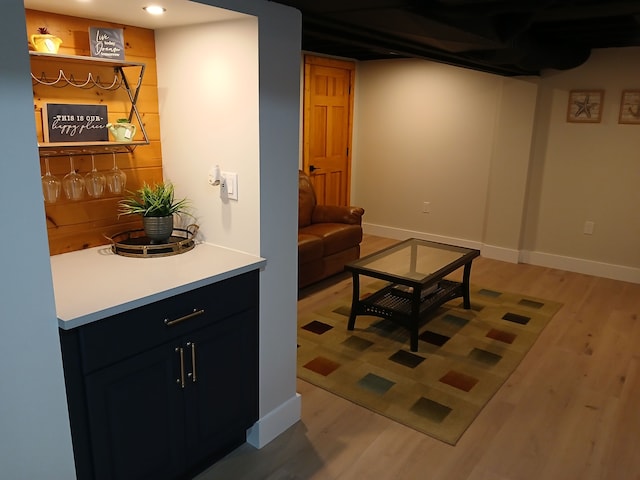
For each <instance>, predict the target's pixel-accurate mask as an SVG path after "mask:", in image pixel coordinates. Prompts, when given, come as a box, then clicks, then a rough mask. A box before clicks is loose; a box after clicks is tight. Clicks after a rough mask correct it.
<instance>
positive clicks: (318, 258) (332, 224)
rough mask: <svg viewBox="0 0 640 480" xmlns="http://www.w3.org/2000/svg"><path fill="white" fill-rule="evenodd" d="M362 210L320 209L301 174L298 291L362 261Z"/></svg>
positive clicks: (300, 172) (328, 207) (299, 181)
mask: <svg viewBox="0 0 640 480" xmlns="http://www.w3.org/2000/svg"><path fill="white" fill-rule="evenodd" d="M363 214H364V209H363V208H360V207H344V206H337V205H317V202H316V194H315V191H314V190H313V185H311V181H310V180H309V177H308V176H307V175H306V174H305V173H304V172H303V171H299V174H298V288H302V287H306V286H307V285H310V284H312V283H314V282H317V281H319V280H322V279H323V278H326V277H329V276H331V275H335V274H336V273H339V272H341V271H343V270H344V265H345V263H348V262H350V261H352V260H356V259H358V258H360V242H361V241H362V215H363Z"/></svg>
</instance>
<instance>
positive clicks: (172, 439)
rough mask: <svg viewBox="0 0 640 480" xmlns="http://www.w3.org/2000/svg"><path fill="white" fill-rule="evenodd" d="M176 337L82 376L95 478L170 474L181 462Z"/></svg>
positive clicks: (156, 479)
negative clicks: (178, 446) (83, 377)
mask: <svg viewBox="0 0 640 480" xmlns="http://www.w3.org/2000/svg"><path fill="white" fill-rule="evenodd" d="M177 347H179V345H178V344H177V343H176V344H175V345H173V344H165V345H163V346H161V347H159V348H155V349H152V350H148V351H147V352H145V353H141V354H139V355H136V356H133V357H131V358H129V359H127V360H123V361H121V362H119V363H117V364H114V365H112V366H110V367H107V368H104V369H102V370H98V371H97V372H95V373H92V374H91V375H87V377H86V393H87V403H88V405H89V406H90V407H89V409H88V416H89V429H90V432H91V434H90V435H91V443H92V450H93V461H94V471H95V478H96V479H118V480H120V479H136V480H138V479H153V480H159V479H169V478H175V477H176V476H177V474H178V473H179V472H181V470H182V469H183V468H184V455H183V450H181V449H180V448H175V447H176V445H179V444H180V443H181V442H182V439H183V438H184V398H183V396H184V393H183V389H182V388H181V386H180V384H179V383H177V382H176V380H179V379H180V356H179V352H177V351H176V348H177Z"/></svg>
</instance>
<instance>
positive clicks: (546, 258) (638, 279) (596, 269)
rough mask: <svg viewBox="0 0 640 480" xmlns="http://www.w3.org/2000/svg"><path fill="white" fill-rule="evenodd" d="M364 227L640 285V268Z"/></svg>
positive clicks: (371, 231) (487, 255) (379, 233)
mask: <svg viewBox="0 0 640 480" xmlns="http://www.w3.org/2000/svg"><path fill="white" fill-rule="evenodd" d="M362 228H363V230H364V232H365V233H367V234H369V235H376V236H380V237H386V238H394V239H398V240H404V239H406V238H420V239H423V240H430V241H432V242H441V243H449V244H451V245H458V246H461V247H467V248H475V249H477V250H480V252H481V254H482V256H483V257H485V258H492V259H494V260H502V261H505V262H510V263H527V264H530V265H538V266H541V267H548V268H556V269H558V270H566V271H569V272H576V273H583V274H585V275H593V276H596V277H604V278H611V279H614V280H620V281H623V282H631V283H640V269H639V268H633V267H626V266H624V265H613V264H609V263H603V262H595V261H593V260H585V259H582V258H572V257H564V256H562V255H553V254H549V253H541V252H532V251H526V250H514V249H509V248H504V247H497V246H495V245H485V244H483V243H481V242H474V241H470V240H463V239H459V238H452V237H444V236H441V235H431V234H428V233H424V232H416V231H413V230H405V229H400V228H393V227H385V226H383V225H374V224H369V223H364V224H363V225H362Z"/></svg>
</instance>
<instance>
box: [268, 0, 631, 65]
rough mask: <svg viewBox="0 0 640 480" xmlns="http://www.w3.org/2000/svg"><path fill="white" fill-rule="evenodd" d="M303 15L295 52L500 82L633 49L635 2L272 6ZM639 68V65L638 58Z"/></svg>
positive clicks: (476, 0) (434, 0)
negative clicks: (423, 63) (465, 71)
mask: <svg viewBox="0 0 640 480" xmlns="http://www.w3.org/2000/svg"><path fill="white" fill-rule="evenodd" d="M277 3H282V4H285V5H289V6H292V7H296V8H298V9H299V10H301V11H302V48H303V50H305V51H308V52H315V53H321V54H326V55H336V56H340V57H347V58H352V59H357V60H377V59H385V58H427V59H431V60H434V61H438V62H443V63H448V64H452V65H457V66H461V67H467V68H472V69H475V70H481V71H486V72H491V73H496V74H499V75H505V76H513V75H539V74H540V73H541V71H542V70H544V69H556V70H566V69H570V68H574V67H577V66H579V65H580V64H582V63H583V62H584V61H585V60H587V59H588V58H589V55H590V53H591V50H592V49H594V48H610V47H628V46H640V1H639V0H601V1H597V0H278V1H277ZM639 61H640V59H639Z"/></svg>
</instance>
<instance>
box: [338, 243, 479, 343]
mask: <svg viewBox="0 0 640 480" xmlns="http://www.w3.org/2000/svg"><path fill="white" fill-rule="evenodd" d="M479 255H480V252H479V251H478V250H474V249H471V248H463V247H457V246H454V245H447V244H444V243H436V242H429V241H426V240H419V239H417V238H410V239H409V240H405V241H403V242H400V243H398V244H396V245H393V246H391V247H388V248H386V249H384V250H381V251H379V252H376V253H373V254H371V255H368V256H366V257H363V258H361V259H359V260H355V261H353V262H350V263H348V264H347V265H345V269H346V270H347V271H350V272H351V274H352V276H353V298H352V301H351V315H350V316H349V323H348V325H347V328H348V329H349V330H353V329H354V328H355V324H356V317H357V316H358V315H373V316H377V317H382V318H387V319H389V320H392V321H393V322H396V323H398V324H399V325H402V326H403V327H405V328H407V329H408V330H409V332H410V334H411V343H410V347H411V351H413V352H416V351H418V330H419V328H420V324H421V323H422V322H423V321H424V320H425V319H426V317H427V316H428V315H429V314H430V313H432V312H433V311H434V310H435V309H437V308H438V307H439V306H440V305H442V304H443V303H446V302H448V301H449V300H452V299H454V298H456V297H462V298H463V305H464V308H466V309H469V308H471V301H470V299H469V277H470V275H471V262H472V261H473V259H474V258H476V257H478V256H479ZM461 267H463V268H464V270H463V274H462V283H460V282H455V281H451V280H446V279H445V278H444V277H445V276H446V275H448V274H450V273H452V272H454V271H455V270H457V269H459V268H461ZM360 275H364V276H367V277H373V278H379V279H381V280H386V281H387V282H389V283H388V284H387V285H386V286H384V287H383V288H382V289H380V290H378V291H377V292H375V293H373V294H371V295H369V296H367V297H365V298H360Z"/></svg>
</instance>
